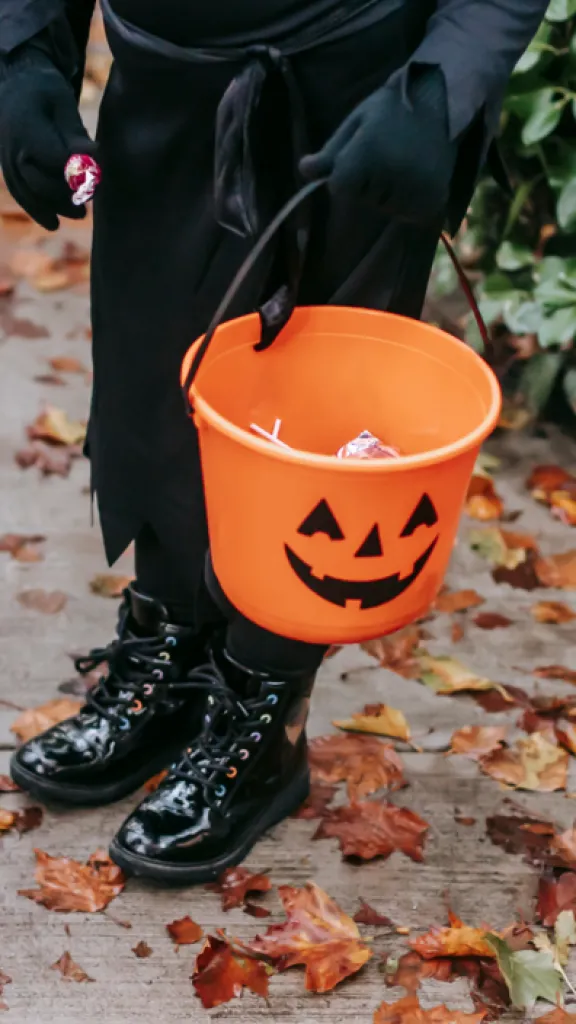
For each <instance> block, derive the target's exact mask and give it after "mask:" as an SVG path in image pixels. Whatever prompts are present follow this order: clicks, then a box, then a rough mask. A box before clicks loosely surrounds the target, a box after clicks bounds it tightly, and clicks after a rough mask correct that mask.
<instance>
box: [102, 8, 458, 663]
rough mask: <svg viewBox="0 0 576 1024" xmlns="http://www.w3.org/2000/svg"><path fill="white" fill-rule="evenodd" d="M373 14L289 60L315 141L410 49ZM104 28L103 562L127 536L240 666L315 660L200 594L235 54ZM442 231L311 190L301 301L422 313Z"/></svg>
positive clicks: (232, 266)
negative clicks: (201, 373)
mask: <svg viewBox="0 0 576 1024" xmlns="http://www.w3.org/2000/svg"><path fill="white" fill-rule="evenodd" d="M383 11H385V12H388V13H385V15H384V16H383V17H382V19H381V21H380V22H379V23H378V24H376V25H373V26H371V27H370V28H369V29H362V30H359V31H357V32H355V33H352V34H350V35H348V36H346V37H344V38H339V39H338V40H336V41H332V42H326V43H321V42H320V43H318V45H316V46H314V47H313V48H311V49H308V50H306V51H305V52H302V53H299V52H295V53H294V54H293V55H292V56H291V57H290V62H291V67H292V72H293V75H294V80H295V81H296V83H297V86H298V89H299V92H300V94H301V96H302V99H303V109H304V111H305V117H306V122H307V123H306V126H305V127H306V131H307V135H308V139H309V148H310V151H313V150H314V149H316V148H317V147H318V146H320V145H321V144H322V143H323V142H324V140H325V139H326V138H327V137H328V136H329V135H330V134H331V132H332V131H333V130H334V129H335V128H336V127H337V126H338V124H339V123H340V122H341V120H342V119H343V117H345V116H346V114H348V113H349V111H350V110H351V109H353V107H354V106H355V105H356V104H357V103H358V102H359V101H360V100H361V99H362V98H363V97H364V96H366V95H368V94H369V93H370V92H372V91H373V90H374V89H375V88H376V87H377V86H378V85H380V84H382V83H383V82H384V81H386V80H387V78H388V77H389V75H390V74H391V73H392V72H393V71H394V70H395V69H396V68H398V67H399V66H401V65H402V64H403V63H404V62H405V61H406V59H407V58H408V56H409V54H410V53H411V52H412V49H413V45H414V39H413V37H414V25H413V22H411V21H410V18H409V11H408V9H407V8H405V7H404V5H401V6H399V5H398V4H394V3H392V4H391V3H390V2H389V0H386V2H385V3H383ZM108 34H109V40H110V44H111V49H112V52H113V54H114V57H115V63H114V65H113V68H112V72H111V76H110V80H109V83H108V86H107V89H106V93H105V96H104V99H103V103H102V107H101V115H100V124H99V129H98V139H99V143H100V156H101V161H102V164H103V178H102V183H101V185H100V186H99V189H98V192H97V196H96V201H95V204H94V248H93V261H92V318H93V338H94V343H93V352H94V392H93V401H92V409H91V417H90V424H89V431H88V448H89V454H90V458H91V462H92V476H93V486H94V489H95V491H96V493H97V496H98V504H99V511H100V520H101V524H102V530H103V535H104V543H105V547H106V552H107V556H108V560H109V562H113V561H114V560H115V559H116V558H117V557H118V556H119V555H120V554H121V552H122V551H123V550H124V549H125V547H126V546H127V545H128V544H129V543H130V541H132V540H133V539H135V540H136V562H137V575H138V582H139V584H140V586H141V587H142V588H143V589H144V590H145V591H147V592H149V593H151V594H153V595H155V596H157V597H159V598H161V599H162V600H164V601H165V602H166V603H168V604H169V605H171V606H174V607H175V608H176V609H180V613H181V614H184V615H187V616H189V617H190V618H191V619H193V620H194V621H196V622H197V623H198V624H199V625H200V624H201V623H202V622H203V621H206V620H207V619H210V618H211V617H214V616H216V617H217V618H218V617H220V618H222V617H224V619H225V620H226V621H227V622H228V624H229V625H228V643H229V645H230V647H231V649H232V653H233V654H234V655H235V656H236V657H237V658H238V659H239V660H240V661H243V662H244V663H246V664H247V665H248V667H254V668H259V667H269V668H272V669H277V670H280V669H282V668H285V669H314V668H315V667H316V666H317V665H318V664H319V662H320V660H321V658H322V655H323V652H324V648H323V647H321V646H310V645H306V644H302V643H297V642H293V641H289V640H286V639H284V638H282V637H276V636H274V635H272V634H270V633H267V632H266V631H265V630H263V629H260V628H259V627H257V626H255V625H254V624H253V623H250V622H248V621H247V620H246V619H244V618H243V617H242V616H241V615H240V614H239V613H237V612H235V611H234V609H232V608H231V607H230V605H229V604H228V602H227V601H226V598H225V597H224V595H222V594H221V593H220V592H219V591H218V587H217V584H216V583H215V581H214V580H212V581H211V582H210V581H209V583H210V589H211V591H212V594H211V595H210V593H209V592H208V589H207V587H206V583H205V562H206V554H207V548H208V535H207V527H206V518H205V510H204V496H203V488H202V475H201V470H200V462H199V457H198V446H197V437H196V432H195V429H194V426H193V424H192V421H191V420H190V419H189V418H187V417H186V416H185V414H184V409H183V402H182V397H181V394H180V388H179V370H180V365H181V361H182V359H183V357H184V354H185V352H186V351H187V349H188V347H189V346H190V344H191V343H192V341H193V340H194V339H195V338H197V337H198V336H199V335H200V334H202V333H203V332H204V331H205V330H206V327H207V324H208V322H209V320H210V318H211V315H212V314H213V312H214V310H215V308H216V305H217V303H218V301H219V300H220V298H221V297H222V295H223V292H224V290H225V289H226V287H227V286H228V284H229V282H230V280H231V279H232V277H233V275H234V273H235V271H236V270H237V269H238V266H239V265H240V263H241V262H242V260H243V259H244V257H245V256H246V254H247V253H248V252H249V251H250V249H251V247H252V245H253V240H251V239H249V238H240V237H238V236H236V235H234V234H232V233H231V232H230V231H228V230H226V229H225V228H223V227H221V226H220V224H219V223H218V222H217V218H216V216H215V211H214V202H213V193H214V143H215V124H216V120H217V116H218V108H219V104H220V101H221V98H222V95H223V93H224V92H225V90H226V89H227V87H228V86H229V84H230V82H231V81H232V80H233V79H234V76H235V75H237V74H239V73H241V72H242V67H243V63H242V60H240V61H239V63H238V64H237V63H235V60H236V59H235V58H234V59H231V60H230V62H228V63H227V62H226V61H224V62H219V61H205V60H201V61H198V60H197V59H196V55H195V54H194V53H193V52H192V53H191V52H190V51H187V50H186V49H182V48H178V47H174V46H172V47H171V48H170V52H169V53H167V52H166V47H165V46H163V45H161V44H160V43H159V45H158V46H157V47H156V45H155V43H154V40H152V43H151V42H150V38H149V37H147V38H146V40H144V42H143V43H142V45H140V42H139V40H138V38H136V39H135V38H134V32H133V31H131V30H130V27H129V26H128V27H126V26H124V25H123V24H119V23H118V22H115V21H114V19H112V21H109V24H108ZM265 106H266V105H265V104H264V105H263V107H265ZM287 131H288V126H287V125H286V123H285V122H284V120H283V114H282V112H281V111H279V110H276V111H274V110H273V111H272V117H271V119H270V124H266V125H262V124H260V125H259V129H258V138H259V143H260V149H262V148H263V149H264V153H265V155H266V157H267V160H266V161H264V163H263V166H262V168H261V171H262V173H263V174H264V176H265V183H267V184H269V185H270V186H271V188H270V189H269V191H270V192H271V193H274V190H275V188H274V186H275V175H276V173H277V171H276V165H275V158H276V159H277V154H278V153H279V152H281V153H283V152H285V144H286V137H287ZM423 159H425V154H423ZM277 198H279V199H280V201H281V200H282V198H283V196H281V195H280V196H278V197H277ZM277 205H280V203H278V204H277ZM438 233H439V232H438V230H435V229H434V228H429V229H420V228H417V227H415V226H411V225H406V224H401V223H396V222H391V221H389V220H387V219H386V218H385V217H383V216H382V215H381V214H380V213H379V211H378V210H375V209H372V208H371V207H369V206H368V205H362V204H361V203H357V202H355V201H353V200H348V199H342V198H340V199H335V198H331V197H329V196H328V194H327V193H326V194H324V195H322V196H318V198H317V199H316V200H315V205H314V208H313V214H312V229H311V236H310V245H309V248H308V256H307V262H306V266H305V271H304V275H303V278H302V282H301V287H300V291H299V295H298V301H299V302H300V303H301V304H323V303H330V302H333V303H336V304H340V305H356V306H364V307H372V308H375V309H388V310H391V311H393V312H398V313H402V314H405V315H408V316H413V317H418V316H419V315H420V312H421V306H422V302H423V298H424V294H425V291H426V284H427V281H428V276H429V272H430V267H431V264H432V260H433V258H434V253H435V248H436V244H437V238H438ZM256 270H257V271H258V268H256ZM267 275H268V277H269V268H268V271H267ZM267 283H268V281H267V280H264V278H263V277H262V274H261V273H258V272H256V273H255V274H253V275H251V278H250V279H249V280H248V281H247V282H246V286H245V288H244V289H243V291H242V293H241V294H240V295H239V296H238V298H237V301H236V303H235V307H234V309H233V310H232V311H231V315H233V316H238V315H241V314H243V313H246V312H251V311H252V310H253V309H254V308H255V307H257V306H258V304H259V301H261V299H262V297H263V295H262V291H263V288H265V287H266V286H267ZM238 386H239V387H241V382H238ZM343 440H346V439H343ZM230 514H231V517H232V516H233V515H234V510H233V509H231V513H230ZM231 522H232V520H231ZM214 596H215V597H216V601H214Z"/></svg>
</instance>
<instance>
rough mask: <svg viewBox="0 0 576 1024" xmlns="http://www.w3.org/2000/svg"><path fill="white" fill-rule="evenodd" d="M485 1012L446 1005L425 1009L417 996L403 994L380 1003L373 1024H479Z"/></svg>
mask: <svg viewBox="0 0 576 1024" xmlns="http://www.w3.org/2000/svg"><path fill="white" fill-rule="evenodd" d="M487 1012H488V1011H487V1010H482V1011H481V1012H480V1013H464V1012H463V1011H462V1010H449V1009H448V1007H447V1006H433V1007H432V1009H430V1010H425V1009H424V1008H423V1007H422V1006H420V1002H419V1000H418V996H404V998H403V999H399V1000H398V1001H397V1002H396V1003H382V1005H381V1006H380V1007H379V1009H378V1010H376V1012H375V1014H374V1024H480V1022H481V1021H482V1020H484V1017H485V1016H486V1014H487Z"/></svg>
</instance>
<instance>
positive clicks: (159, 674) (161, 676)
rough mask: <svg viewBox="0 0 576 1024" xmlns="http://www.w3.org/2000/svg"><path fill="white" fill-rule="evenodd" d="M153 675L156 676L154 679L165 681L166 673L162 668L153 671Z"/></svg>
mask: <svg viewBox="0 0 576 1024" xmlns="http://www.w3.org/2000/svg"><path fill="white" fill-rule="evenodd" d="M152 675H153V676H154V679H164V673H163V671H162V669H160V668H155V669H153V670H152Z"/></svg>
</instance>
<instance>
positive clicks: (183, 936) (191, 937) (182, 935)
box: [166, 915, 204, 946]
mask: <svg viewBox="0 0 576 1024" xmlns="http://www.w3.org/2000/svg"><path fill="white" fill-rule="evenodd" d="M166 931H167V932H168V935H169V936H170V938H171V939H172V941H173V942H174V943H175V945H177V946H191V945H193V943H195V942H199V940H200V939H201V938H202V936H203V935H204V932H203V931H202V928H201V927H200V925H199V924H196V921H193V920H192V918H191V917H189V916H188V915H186V917H181V918H179V919H178V920H177V921H172V922H171V924H167V925H166Z"/></svg>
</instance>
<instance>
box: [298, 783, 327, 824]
mask: <svg viewBox="0 0 576 1024" xmlns="http://www.w3.org/2000/svg"><path fill="white" fill-rule="evenodd" d="M335 793H336V786H329V785H328V784H327V783H324V782H312V784H311V786H310V796H309V797H308V799H307V800H306V801H305V802H304V803H303V804H302V806H301V807H299V808H298V810H297V811H294V813H293V814H292V815H291V817H292V818H303V819H304V820H306V821H310V820H312V819H314V818H321V817H323V815H324V813H325V812H326V810H327V808H328V806H329V804H331V803H332V800H333V799H334V795H335Z"/></svg>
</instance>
